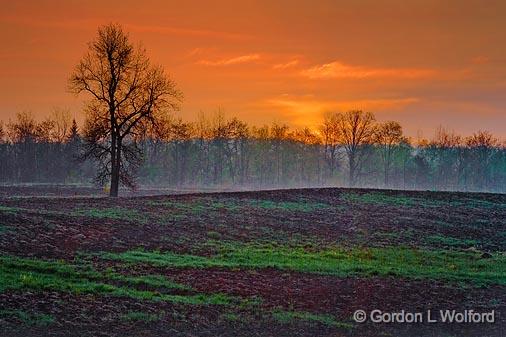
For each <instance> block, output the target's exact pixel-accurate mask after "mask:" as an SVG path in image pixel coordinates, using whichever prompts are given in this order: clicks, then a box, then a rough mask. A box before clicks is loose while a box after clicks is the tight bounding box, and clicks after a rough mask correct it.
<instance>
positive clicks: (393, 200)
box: [341, 192, 427, 207]
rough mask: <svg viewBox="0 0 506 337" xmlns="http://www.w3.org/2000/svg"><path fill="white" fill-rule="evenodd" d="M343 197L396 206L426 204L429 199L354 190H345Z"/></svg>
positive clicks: (350, 200) (345, 199) (353, 200)
mask: <svg viewBox="0 0 506 337" xmlns="http://www.w3.org/2000/svg"><path fill="white" fill-rule="evenodd" d="M341 199H342V200H344V201H348V202H359V203H365V204H376V205H394V206H408V207H412V206H420V205H422V206H426V205H427V200H425V199H418V198H410V197H406V196H403V195H396V196H391V195H387V194H383V193H381V192H369V193H363V194H358V193H354V192H345V193H342V194H341Z"/></svg>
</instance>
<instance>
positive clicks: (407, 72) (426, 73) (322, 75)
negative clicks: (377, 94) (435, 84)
mask: <svg viewBox="0 0 506 337" xmlns="http://www.w3.org/2000/svg"><path fill="white" fill-rule="evenodd" d="M301 74H302V75H303V76H306V77H308V78H311V79H333V78H356V79H362V78H370V77H385V78H386V77H389V78H426V77H431V76H433V75H435V74H436V71H435V70H432V69H419V68H370V67H363V66H352V65H347V64H344V63H341V62H339V61H334V62H331V63H325V64H321V65H317V66H314V67H311V68H309V69H305V70H303V71H302V72H301Z"/></svg>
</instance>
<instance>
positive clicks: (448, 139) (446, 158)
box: [425, 126, 462, 189]
mask: <svg viewBox="0 0 506 337" xmlns="http://www.w3.org/2000/svg"><path fill="white" fill-rule="evenodd" d="M461 143H462V137H460V136H459V135H457V134H455V132H453V131H449V130H447V129H445V128H443V127H442V126H439V127H438V128H437V129H436V134H435V136H434V139H432V140H431V141H430V142H429V144H428V146H427V147H425V153H426V155H427V158H428V160H429V161H430V162H431V163H432V166H433V169H434V177H433V188H434V189H452V188H456V186H458V179H459V178H458V174H457V172H458V167H457V163H458V161H457V158H458V155H459V147H460V145H461Z"/></svg>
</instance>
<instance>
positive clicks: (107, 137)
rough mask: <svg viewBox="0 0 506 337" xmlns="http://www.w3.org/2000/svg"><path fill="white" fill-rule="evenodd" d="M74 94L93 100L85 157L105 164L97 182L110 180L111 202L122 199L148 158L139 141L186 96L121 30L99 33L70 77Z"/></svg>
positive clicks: (106, 29) (113, 28)
mask: <svg viewBox="0 0 506 337" xmlns="http://www.w3.org/2000/svg"><path fill="white" fill-rule="evenodd" d="M69 88H70V90H71V91H72V92H74V93H76V94H79V93H82V92H85V93H87V94H88V95H89V96H90V97H91V99H90V100H89V102H88V105H87V109H86V113H87V116H86V123H85V127H84V130H83V131H84V139H85V144H86V147H85V153H84V155H85V157H86V158H94V159H95V160H96V161H97V162H99V163H100V169H99V172H98V175H97V179H98V181H100V182H102V183H104V182H106V181H107V180H108V179H110V181H111V188H110V196H113V197H116V196H118V188H119V184H120V182H121V183H122V184H124V185H126V186H129V187H134V186H135V183H134V174H135V168H136V167H137V166H138V165H139V164H140V160H141V154H142V152H141V151H140V149H139V148H138V147H137V144H136V143H135V139H134V138H135V137H136V136H137V135H139V134H141V133H144V132H145V130H146V129H147V128H152V129H156V128H157V124H159V123H160V121H164V119H165V117H166V116H167V112H168V111H171V110H177V109H178V108H179V103H180V101H181V99H182V94H181V93H180V92H179V91H178V90H177V89H176V86H175V83H174V82H173V81H172V80H170V79H169V78H168V77H167V76H166V75H165V74H164V72H163V69H162V68H161V67H157V66H152V65H151V64H150V62H149V59H148V57H147V56H146V51H145V50H144V49H143V48H141V47H137V48H134V46H133V45H132V44H131V43H130V41H129V37H128V35H127V34H126V33H125V32H123V30H122V28H121V26H119V25H117V24H109V25H106V26H102V27H100V28H99V29H98V35H97V37H96V39H95V40H93V41H92V42H91V43H89V46H88V52H87V53H86V54H85V55H84V57H83V59H82V60H81V61H80V62H79V64H78V65H77V66H76V68H75V70H74V72H73V73H72V75H71V77H70V80H69Z"/></svg>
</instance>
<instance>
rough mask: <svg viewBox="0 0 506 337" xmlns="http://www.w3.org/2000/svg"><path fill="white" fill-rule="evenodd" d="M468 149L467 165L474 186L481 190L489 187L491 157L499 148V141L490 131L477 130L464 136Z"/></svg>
mask: <svg viewBox="0 0 506 337" xmlns="http://www.w3.org/2000/svg"><path fill="white" fill-rule="evenodd" d="M465 143H466V146H467V148H468V150H469V151H470V156H469V158H468V162H469V165H470V166H471V170H472V172H473V181H474V185H475V186H474V187H475V188H477V189H479V190H483V189H486V188H488V187H489V185H490V180H491V169H492V158H493V157H494V154H495V153H496V152H497V150H498V148H499V144H500V143H499V141H498V139H497V138H495V137H494V136H493V135H492V134H491V133H490V132H487V131H478V132H476V133H474V134H473V135H472V136H470V137H468V138H466V141H465Z"/></svg>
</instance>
